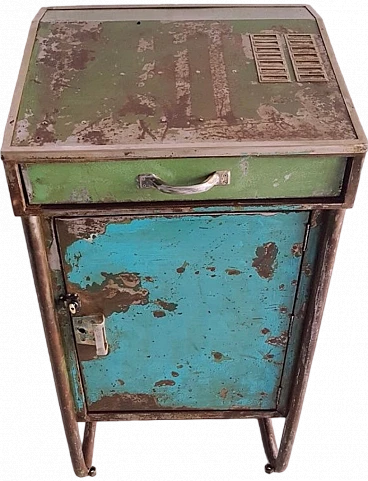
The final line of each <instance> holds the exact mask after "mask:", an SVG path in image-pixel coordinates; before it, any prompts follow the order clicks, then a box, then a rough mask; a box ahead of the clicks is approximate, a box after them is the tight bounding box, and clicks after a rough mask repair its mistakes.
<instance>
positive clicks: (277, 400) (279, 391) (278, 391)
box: [276, 386, 282, 406]
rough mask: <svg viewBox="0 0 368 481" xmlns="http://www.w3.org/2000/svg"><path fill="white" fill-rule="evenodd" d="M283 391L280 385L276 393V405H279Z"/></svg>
mask: <svg viewBox="0 0 368 481" xmlns="http://www.w3.org/2000/svg"><path fill="white" fill-rule="evenodd" d="M281 391H282V387H281V386H279V388H278V390H277V395H276V406H278V405H279V402H280V399H281Z"/></svg>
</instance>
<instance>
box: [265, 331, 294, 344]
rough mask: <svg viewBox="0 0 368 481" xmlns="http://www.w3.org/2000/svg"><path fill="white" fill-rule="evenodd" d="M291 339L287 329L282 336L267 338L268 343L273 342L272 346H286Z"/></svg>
mask: <svg viewBox="0 0 368 481" xmlns="http://www.w3.org/2000/svg"><path fill="white" fill-rule="evenodd" d="M288 340H289V336H288V333H287V331H285V332H283V333H282V334H281V335H280V336H277V337H269V338H268V339H267V341H266V342H267V344H271V346H281V347H284V346H286V345H287V342H288Z"/></svg>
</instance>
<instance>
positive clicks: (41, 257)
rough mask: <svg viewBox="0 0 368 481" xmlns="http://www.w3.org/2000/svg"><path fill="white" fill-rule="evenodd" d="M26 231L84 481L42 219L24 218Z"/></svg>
mask: <svg viewBox="0 0 368 481" xmlns="http://www.w3.org/2000/svg"><path fill="white" fill-rule="evenodd" d="M23 227H24V232H25V236H26V240H27V245H28V252H29V256H30V261H31V265H32V271H33V276H34V281H35V285H36V289H37V295H38V299H39V305H40V310H41V315H42V320H43V325H44V329H45V336H46V341H47V346H48V350H49V355H50V361H51V365H52V370H53V374H54V378H55V385H56V390H57V394H58V398H59V404H60V407H61V415H62V418H63V423H64V429H65V433H66V437H67V441H68V445H69V451H70V455H71V459H72V463H73V467H74V471H75V474H76V475H77V476H79V477H84V476H87V475H88V473H89V468H88V467H87V466H86V463H85V460H84V456H83V451H82V443H81V440H80V436H79V431H78V424H77V420H76V413H75V407H74V400H73V395H72V392H71V387H70V379H69V375H68V370H67V366H66V362H65V351H64V347H63V344H62V338H61V334H60V329H59V326H58V321H57V315H56V312H55V300H54V297H53V294H52V286H51V283H50V275H49V270H48V262H47V257H46V251H45V244H44V235H43V232H42V227H41V219H40V218H39V217H24V218H23Z"/></svg>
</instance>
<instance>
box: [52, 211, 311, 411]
mask: <svg viewBox="0 0 368 481" xmlns="http://www.w3.org/2000/svg"><path fill="white" fill-rule="evenodd" d="M308 217H309V213H308V212H305V211H304V212H288V213H286V212H278V213H256V214H215V215H177V216H174V215H170V216H148V217H147V216H146V217H143V216H142V217H139V216H135V217H134V216H129V217H114V216H111V217H94V218H88V217H85V218H68V219H58V220H57V221H56V222H57V231H58V238H59V244H60V250H61V256H62V262H63V269H64V274H65V280H66V287H67V291H68V293H77V294H78V295H79V296H80V300H81V310H80V312H79V313H78V314H77V315H78V316H79V317H83V316H91V315H101V314H103V315H104V316H105V319H106V320H105V323H106V337H107V342H108V345H109V349H108V353H107V355H106V356H97V355H96V350H95V348H94V347H93V346H83V345H78V346H77V347H78V353H79V360H80V366H81V372H82V378H83V383H84V390H85V395H86V400H87V407H88V409H89V411H90V412H100V411H134V410H160V409H163V410H165V409H166V410H167V409H199V410H208V409H217V410H222V409H257V410H259V409H265V410H270V409H276V405H277V393H278V389H279V386H280V382H281V377H282V373H283V365H284V360H285V352H286V347H287V344H288V339H289V336H288V332H289V327H290V320H291V317H292V314H293V307H294V301H295V297H296V289H297V285H298V277H299V271H300V266H301V255H302V250H303V242H304V238H305V231H306V224H307V223H308Z"/></svg>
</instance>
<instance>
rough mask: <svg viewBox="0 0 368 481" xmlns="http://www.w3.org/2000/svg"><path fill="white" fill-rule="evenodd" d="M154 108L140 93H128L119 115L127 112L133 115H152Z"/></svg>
mask: <svg viewBox="0 0 368 481" xmlns="http://www.w3.org/2000/svg"><path fill="white" fill-rule="evenodd" d="M154 113H155V109H154V107H153V105H152V104H151V103H150V102H149V101H148V102H147V101H146V99H143V98H142V96H141V95H129V96H128V99H127V101H126V102H125V103H124V105H123V106H122V108H121V109H120V110H119V115H121V116H125V115H128V114H135V115H147V116H150V115H154Z"/></svg>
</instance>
